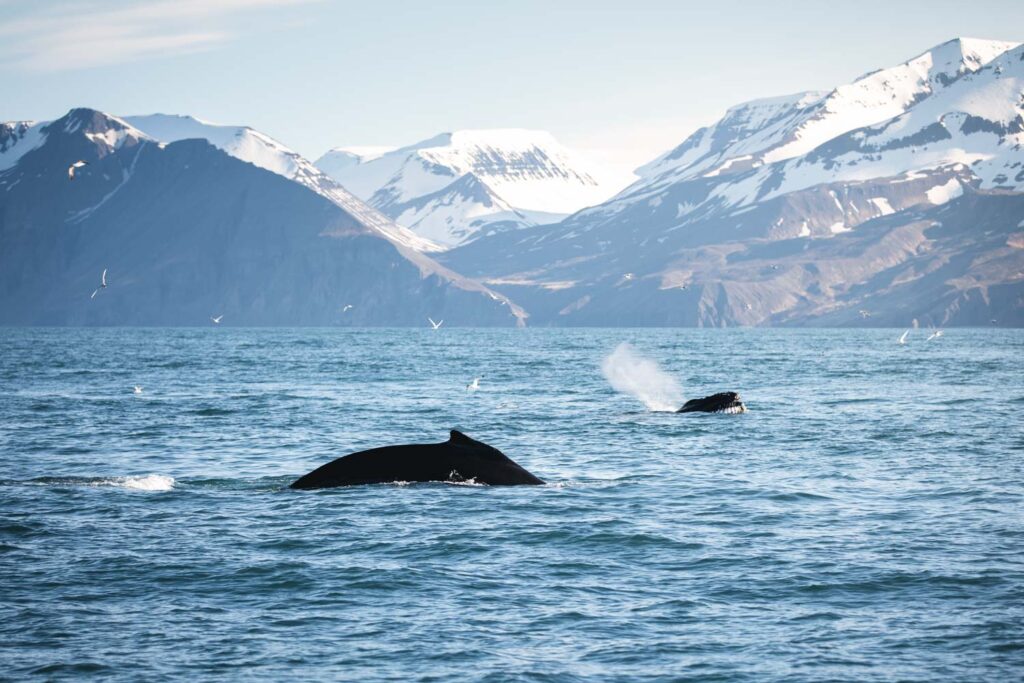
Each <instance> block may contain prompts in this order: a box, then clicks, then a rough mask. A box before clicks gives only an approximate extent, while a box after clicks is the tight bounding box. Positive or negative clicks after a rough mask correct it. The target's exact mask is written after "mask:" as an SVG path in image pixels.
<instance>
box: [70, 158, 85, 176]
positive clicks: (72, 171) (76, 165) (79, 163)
mask: <svg viewBox="0 0 1024 683" xmlns="http://www.w3.org/2000/svg"><path fill="white" fill-rule="evenodd" d="M88 165H89V162H88V161H82V160H81V159H79V160H78V161H76V162H75V163H73V164H71V165H70V166H68V180H74V179H75V169H76V168H82V167H83V166H88Z"/></svg>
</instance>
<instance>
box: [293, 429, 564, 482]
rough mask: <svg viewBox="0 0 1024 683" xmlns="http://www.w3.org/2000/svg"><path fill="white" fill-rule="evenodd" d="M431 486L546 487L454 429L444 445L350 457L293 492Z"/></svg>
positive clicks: (404, 447) (411, 446)
mask: <svg viewBox="0 0 1024 683" xmlns="http://www.w3.org/2000/svg"><path fill="white" fill-rule="evenodd" d="M427 481H436V482H445V481H448V482H473V483H477V484H487V485H489V486H517V485H529V484H532V485H537V484H543V483H544V481H543V480H541V479H538V478H537V477H535V476H533V475H532V474H530V473H529V472H527V471H526V470H525V469H523V468H522V467H520V466H519V465H518V464H517V463H516V462H514V461H513V460H512V459H511V458H509V457H508V456H506V455H505V454H504V453H502V452H501V451H499V450H498V449H497V448H492V447H491V446H488V445H487V444H485V443H483V442H481V441H476V440H475V439H471V438H469V437H468V436H466V435H465V434H463V433H462V432H459V431H455V430H454V429H453V430H452V432H451V436H450V438H449V439H448V440H447V441H445V442H444V443H432V444H406V445H402V446H384V447H382V448H371V449H370V450H367V451H359V452H357V453H350V454H349V455H346V456H343V457H341V458H338V459H337V460H333V461H331V462H329V463H327V464H326V465H323V466H321V467H318V468H317V469H315V470H313V471H312V472H310V473H309V474H307V475H305V476H302V477H299V478H298V479H297V480H296V481H295V482H293V483H292V484H291V486H290V487H289V488H293V489H324V488H333V487H337V486H356V485H359V484H387V483H393V482H427Z"/></svg>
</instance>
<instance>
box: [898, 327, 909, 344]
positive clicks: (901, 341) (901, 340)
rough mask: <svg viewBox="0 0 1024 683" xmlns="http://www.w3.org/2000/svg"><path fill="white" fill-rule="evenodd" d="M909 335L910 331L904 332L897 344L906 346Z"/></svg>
mask: <svg viewBox="0 0 1024 683" xmlns="http://www.w3.org/2000/svg"><path fill="white" fill-rule="evenodd" d="M908 334H910V330H907V331H906V332H904V333H903V334H901V335H900V338H899V339H898V340H897V341H896V343H897V344H900V345H902V344H906V343H907V335H908Z"/></svg>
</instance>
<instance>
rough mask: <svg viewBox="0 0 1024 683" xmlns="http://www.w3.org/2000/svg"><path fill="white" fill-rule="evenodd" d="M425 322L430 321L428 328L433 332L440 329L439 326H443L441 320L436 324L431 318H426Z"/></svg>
mask: <svg viewBox="0 0 1024 683" xmlns="http://www.w3.org/2000/svg"><path fill="white" fill-rule="evenodd" d="M427 320H429V321H430V327H431V328H433V329H435V330H436V329H438V328H440V327H441V325H444V320H441V321H440V322H436V323H435V322H434V319H433V318H430V317H428V318H427Z"/></svg>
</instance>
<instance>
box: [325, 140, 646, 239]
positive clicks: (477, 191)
mask: <svg viewBox="0 0 1024 683" xmlns="http://www.w3.org/2000/svg"><path fill="white" fill-rule="evenodd" d="M316 165H317V167H318V168H320V169H321V170H323V171H325V172H326V173H329V174H330V175H331V177H333V178H334V179H335V180H337V181H338V182H339V183H340V184H341V185H342V186H344V187H345V188H347V189H348V190H349V191H351V192H353V193H354V194H355V195H356V196H358V197H360V198H362V199H364V200H365V201H367V202H368V203H369V204H371V205H373V206H374V207H376V208H378V209H379V210H381V211H382V212H383V213H385V214H387V215H388V216H390V217H391V218H393V219H394V220H395V221H396V222H398V223H399V224H400V225H403V226H406V227H408V228H409V229H411V230H413V231H414V232H416V233H417V234H418V235H421V236H423V237H426V238H427V239H429V240H431V241H433V242H437V243H439V244H441V245H444V246H445V247H452V246H455V245H458V244H465V243H466V242H469V241H472V240H473V239H475V238H477V237H479V236H480V235H484V234H489V233H491V234H493V233H495V232H498V231H501V230H507V229H512V228H518V227H524V226H529V225H536V224H540V223H549V222H555V221H557V220H560V219H561V218H564V217H565V216H566V215H568V214H571V213H573V212H575V211H578V210H579V209H581V208H584V207H586V206H591V205H593V204H597V203H599V202H601V201H604V200H605V199H607V198H608V197H610V196H611V195H612V194H613V193H614V192H616V191H618V190H619V189H621V188H622V187H623V186H625V184H626V183H627V182H628V180H629V178H623V177H622V174H621V173H614V172H611V171H609V170H608V169H606V168H597V167H594V166H593V165H590V164H586V163H584V162H583V161H582V160H580V159H579V158H578V157H577V156H576V155H574V154H573V153H572V152H570V151H569V150H568V149H566V148H565V147H563V146H562V145H560V144H559V143H558V141H557V140H555V139H554V137H552V136H551V135H550V134H549V133H546V132H543V131H530V130H517V129H513V130H464V131H458V132H455V133H444V134H442V135H438V136H436V137H433V138H431V139H429V140H424V141H422V142H419V143H417V144H415V145H411V146H408V147H402V148H400V149H396V150H391V151H385V152H381V151H379V150H371V151H370V152H369V153H367V152H365V151H364V152H363V153H360V152H359V151H356V150H354V149H352V148H338V149H334V150H331V151H329V152H327V153H326V154H324V155H323V156H322V157H321V158H320V159H318V160H317V162H316Z"/></svg>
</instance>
